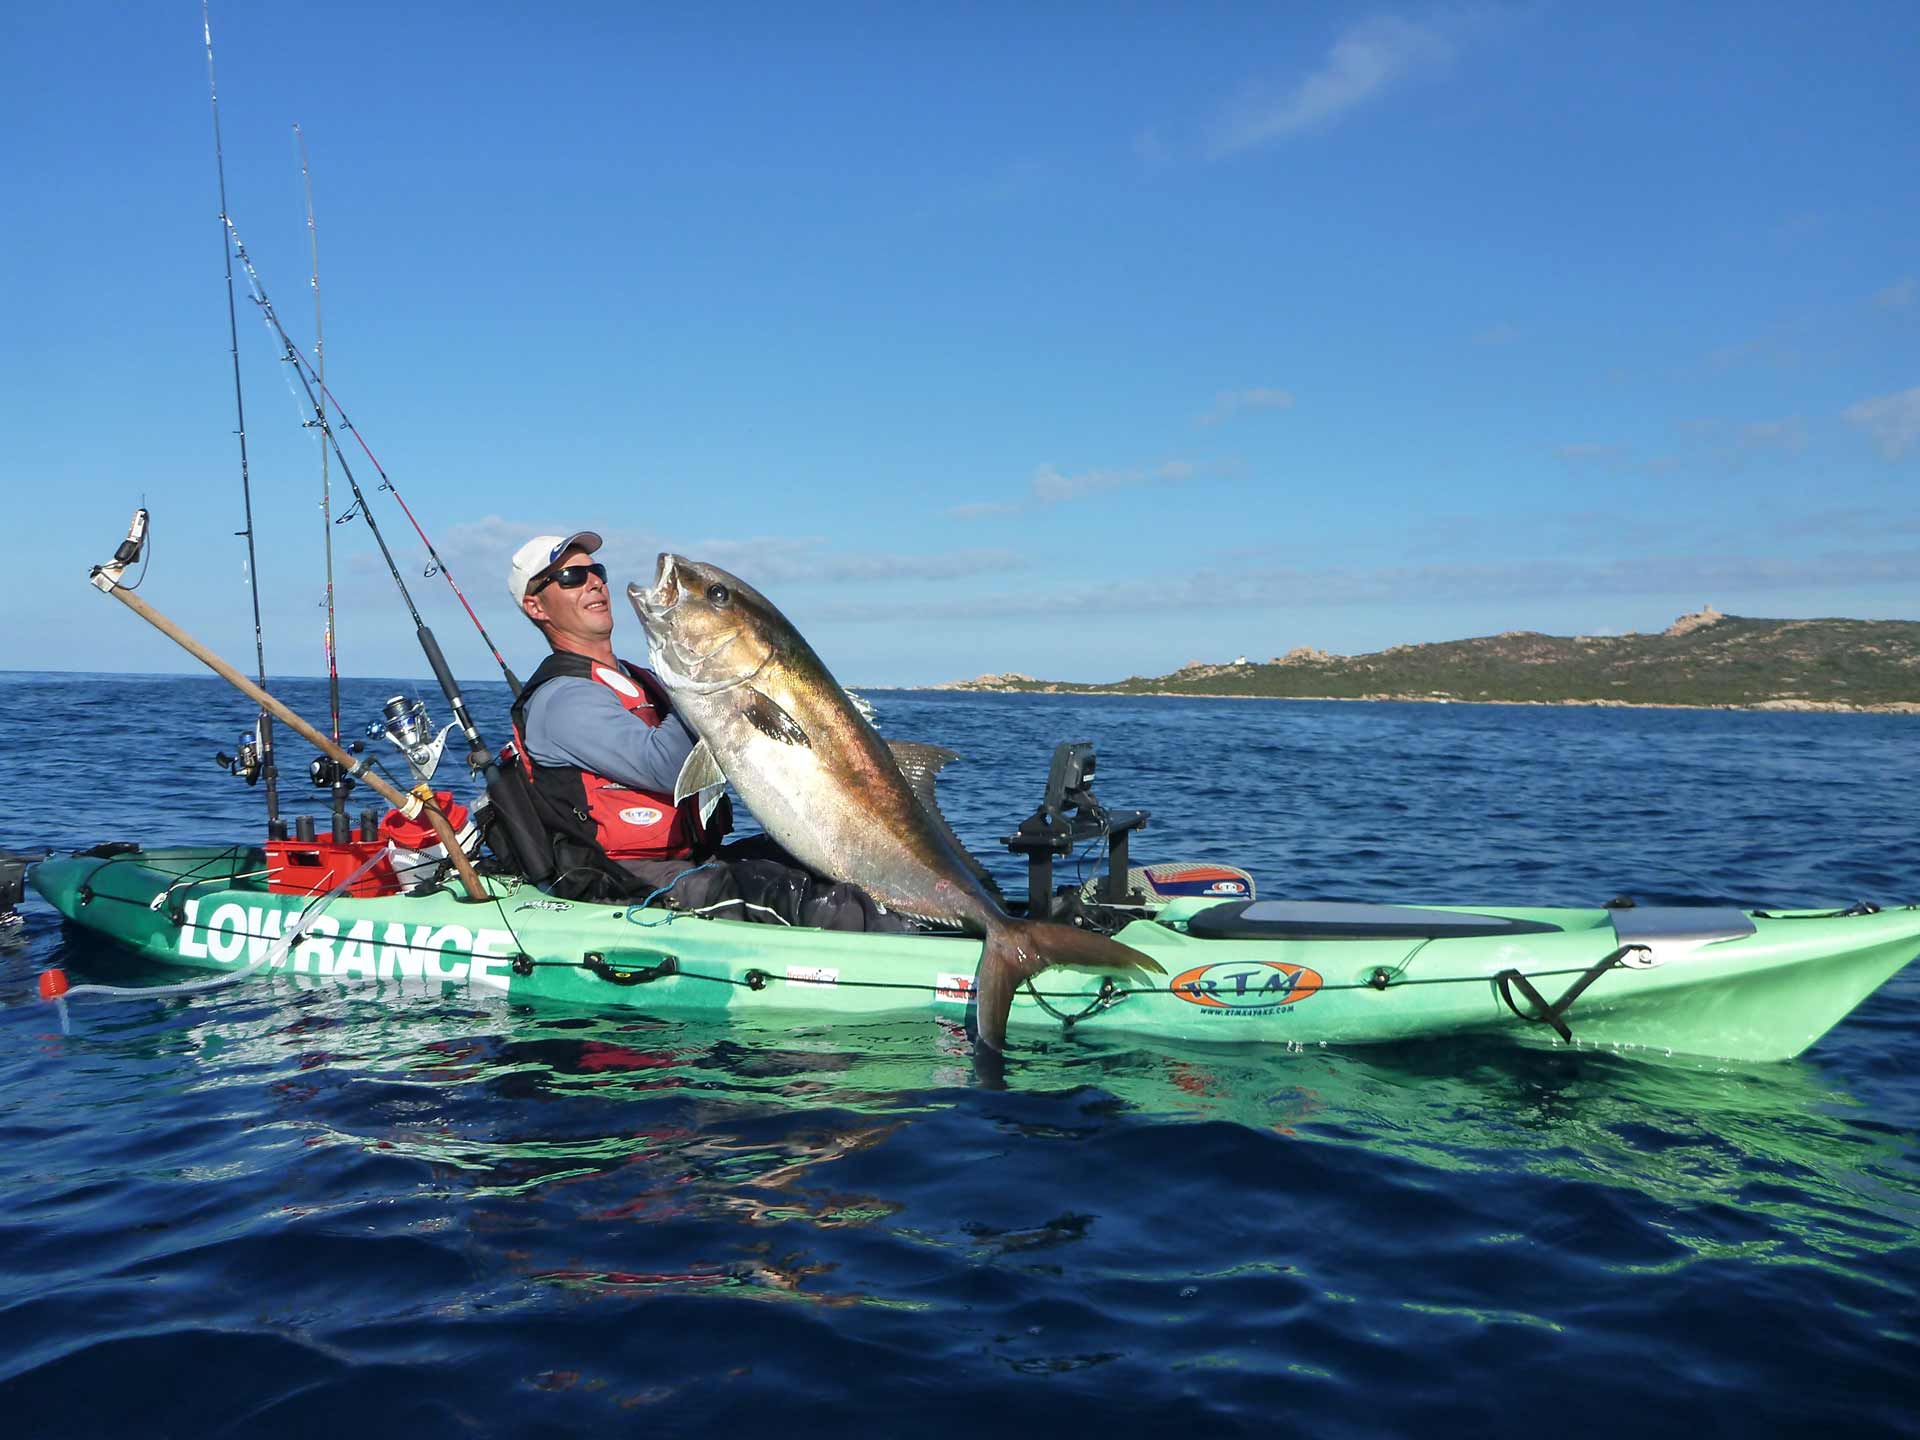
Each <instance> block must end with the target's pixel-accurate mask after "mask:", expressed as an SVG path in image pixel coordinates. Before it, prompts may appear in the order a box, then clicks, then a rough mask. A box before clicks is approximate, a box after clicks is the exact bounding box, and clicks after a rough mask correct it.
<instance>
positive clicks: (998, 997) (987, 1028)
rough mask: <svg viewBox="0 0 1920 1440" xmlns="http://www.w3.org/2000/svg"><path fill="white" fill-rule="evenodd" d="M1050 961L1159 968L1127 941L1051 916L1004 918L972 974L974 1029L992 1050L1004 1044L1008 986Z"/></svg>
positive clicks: (1010, 1001) (1131, 968)
mask: <svg viewBox="0 0 1920 1440" xmlns="http://www.w3.org/2000/svg"><path fill="white" fill-rule="evenodd" d="M1055 965H1077V966H1082V967H1085V968H1089V969H1094V970H1119V971H1121V972H1123V973H1128V974H1134V973H1139V972H1143V971H1144V972H1151V973H1154V974H1164V973H1165V971H1164V969H1163V967H1162V966H1161V965H1160V963H1159V962H1158V961H1156V960H1154V959H1153V958H1152V957H1151V956H1148V955H1143V954H1141V953H1140V952H1139V951H1138V950H1135V949H1133V948H1131V947H1130V946H1126V945H1122V944H1120V943H1119V942H1117V941H1114V940H1109V939H1108V938H1107V937H1106V936H1104V935H1095V934H1094V933H1093V932H1092V931H1089V930H1076V929H1075V928H1074V927H1073V926H1071V925H1061V924H1057V923H1054V922H1052V921H1034V920H1009V921H1007V922H1006V923H1004V924H1000V925H995V926H994V927H992V928H991V929H990V930H989V931H988V932H987V938H986V944H985V945H984V947H983V948H982V949H981V952H980V968H979V969H978V970H977V971H975V973H974V978H973V993H974V1034H975V1038H976V1039H978V1041H979V1042H980V1043H981V1044H982V1045H985V1046H986V1047H987V1048H988V1049H991V1050H1001V1051H1004V1050H1005V1049H1006V1048H1007V1012H1008V1011H1009V1010H1011V1009H1012V1008H1013V992H1014V991H1016V990H1018V989H1019V988H1020V987H1021V986H1022V985H1024V984H1026V982H1027V981H1029V980H1031V979H1032V978H1033V977H1034V976H1036V975H1038V974H1039V973H1040V972H1041V971H1043V970H1046V969H1049V968H1050V967H1052V966H1055Z"/></svg>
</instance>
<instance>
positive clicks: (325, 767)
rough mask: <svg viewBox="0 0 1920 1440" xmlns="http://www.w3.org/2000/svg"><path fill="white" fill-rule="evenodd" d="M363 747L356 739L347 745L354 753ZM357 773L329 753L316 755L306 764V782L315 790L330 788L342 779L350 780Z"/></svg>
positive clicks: (356, 753)
mask: <svg viewBox="0 0 1920 1440" xmlns="http://www.w3.org/2000/svg"><path fill="white" fill-rule="evenodd" d="M363 748H364V747H363V746H362V745H361V744H360V742H359V741H358V740H356V741H354V742H353V744H351V745H349V746H348V747H347V749H348V750H350V751H352V752H353V753H354V754H355V755H358V754H359V753H360V751H361V750H362V749H363ZM359 773H360V772H359V770H358V769H354V770H349V769H348V768H347V767H346V766H344V765H342V764H341V763H340V762H339V761H338V760H336V759H334V758H333V757H332V756H331V755H316V756H314V757H313V763H312V764H310V765H308V766H307V782H308V783H309V784H310V785H312V786H313V788H314V789H316V790H331V789H332V788H333V787H334V786H336V785H338V784H339V783H340V782H341V781H342V780H352V779H353V778H354V777H355V776H356V775H358V774H359Z"/></svg>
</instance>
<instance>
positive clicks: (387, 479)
mask: <svg viewBox="0 0 1920 1440" xmlns="http://www.w3.org/2000/svg"><path fill="white" fill-rule="evenodd" d="M316 353H317V352H316ZM294 359H295V360H296V361H298V363H299V365H300V367H301V368H302V369H304V370H306V371H307V372H308V373H309V374H311V375H313V377H314V380H315V382H316V383H317V384H318V385H319V387H320V393H321V394H322V395H324V396H325V397H326V398H327V401H328V403H330V404H331V405H332V406H333V413H334V414H335V415H336V416H337V417H339V421H340V426H341V428H342V429H344V430H346V431H348V432H349V433H351V434H352V436H353V439H354V443H355V444H357V445H358V446H359V447H360V449H361V450H362V451H363V452H365V454H366V457H367V459H368V461H369V462H370V463H371V464H372V465H373V469H374V473H375V474H377V475H378V476H379V477H380V488H381V489H382V490H385V491H386V492H387V493H388V494H389V495H391V496H393V498H394V500H395V502H396V503H397V504H398V505H399V506H400V510H401V513H402V514H404V515H405V516H406V517H407V523H408V524H410V525H412V526H413V533H414V534H416V535H418V536H419V537H420V543H421V544H422V545H424V546H426V547H427V559H428V561H429V562H430V563H429V564H428V566H427V573H426V577H425V578H428V579H431V578H432V577H433V576H434V575H435V574H436V573H437V574H438V575H439V576H440V577H441V578H442V579H443V580H445V581H446V582H447V586H448V588H449V589H451V590H452V591H453V595H454V598H455V599H456V600H458V601H459V602H460V608H461V609H463V610H465V611H466V612H467V618H468V619H469V620H471V621H473V628H474V629H476V630H478V631H479V632H480V639H481V640H482V641H483V642H485V644H486V647H487V649H489V650H491V651H492V652H493V659H494V663H495V664H496V665H498V666H499V667H500V673H501V674H502V675H504V676H505V677H506V681H507V689H508V690H509V691H510V692H512V694H513V697H514V698H515V699H516V700H517V699H519V698H520V677H519V676H517V675H515V674H514V673H513V667H512V666H510V665H509V664H507V661H506V657H505V656H503V655H502V654H501V653H500V647H499V646H498V645H495V644H494V643H493V637H492V636H491V635H489V634H488V633H487V627H486V626H485V625H482V624H481V623H480V617H479V616H478V615H476V614H475V613H474V611H473V606H472V605H470V604H468V603H467V597H466V594H465V593H464V592H463V591H462V590H461V589H460V585H459V582H458V581H456V580H455V579H454V578H453V571H452V570H450V569H449V568H448V567H447V562H446V561H445V560H443V559H441V558H440V552H439V551H438V550H436V549H434V547H433V541H431V540H429V539H428V538H427V532H426V531H425V530H423V529H421V528H420V522H419V521H418V520H416V519H415V518H414V515H413V510H412V508H411V507H410V506H409V505H408V504H407V501H406V497H405V496H403V495H402V494H401V493H400V487H399V486H398V485H395V484H394V483H393V479H392V477H391V476H389V475H388V474H387V472H386V467H385V466H383V465H381V463H380V457H379V456H377V455H375V454H374V453H373V448H372V447H371V446H370V445H368V444H367V439H366V436H364V435H362V434H361V433H360V427H359V426H358V425H355V424H354V423H353V421H352V419H351V418H350V417H349V416H348V415H347V412H346V408H345V407H344V406H342V405H341V403H340V397H339V396H338V395H335V394H334V393H333V391H332V390H330V389H328V388H327V382H326V380H325V378H324V377H323V376H322V375H321V374H320V373H319V372H318V371H317V370H316V369H315V368H314V366H312V365H311V364H309V363H308V361H307V357H306V356H305V355H303V354H301V353H300V351H299V350H298V349H297V348H296V349H295V350H294Z"/></svg>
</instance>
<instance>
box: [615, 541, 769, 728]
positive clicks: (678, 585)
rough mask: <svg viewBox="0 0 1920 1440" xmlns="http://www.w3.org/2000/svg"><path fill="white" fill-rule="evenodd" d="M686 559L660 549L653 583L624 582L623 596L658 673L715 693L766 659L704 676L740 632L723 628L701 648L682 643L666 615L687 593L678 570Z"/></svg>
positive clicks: (696, 691)
mask: <svg viewBox="0 0 1920 1440" xmlns="http://www.w3.org/2000/svg"><path fill="white" fill-rule="evenodd" d="M686 563H687V562H686V561H685V560H683V559H682V558H681V557H680V556H678V555H675V554H673V553H672V552H671V551H666V550H663V551H661V552H660V558H659V560H658V561H657V562H656V563H655V568H654V580H653V584H652V585H650V586H642V585H640V584H638V583H637V582H636V583H634V584H631V585H629V586H627V599H628V600H629V601H630V602H631V603H632V605H633V608H634V611H635V612H636V613H637V614H638V615H639V616H640V623H641V624H642V625H643V626H644V627H645V628H646V631H647V639H648V642H649V645H650V648H651V649H652V651H653V660H654V666H655V668H656V669H657V670H658V671H659V672H660V673H661V674H662V676H663V677H667V678H669V679H670V680H671V681H672V682H673V683H674V685H675V686H676V688H679V689H683V690H686V691H689V692H690V693H693V694H716V693H718V692H719V691H722V690H728V689H731V688H733V687H734V686H736V685H740V684H743V683H745V682H746V681H749V680H751V679H753V678H754V676H756V675H758V674H759V673H760V671H761V670H762V669H764V668H765V665H766V662H765V661H764V660H762V661H761V663H760V664H758V665H755V666H754V667H753V669H752V670H751V671H749V672H747V673H746V674H743V675H735V676H728V677H726V678H723V679H721V678H716V679H708V678H706V676H705V671H706V670H707V667H708V666H709V665H711V664H712V663H713V662H714V661H716V660H717V659H719V658H720V656H721V655H722V654H724V653H725V652H726V651H727V650H728V649H729V648H730V647H731V646H732V645H733V643H734V641H736V640H738V639H739V638H740V634H741V632H740V630H739V629H738V628H735V629H732V630H728V631H725V632H723V633H722V634H721V635H719V636H718V637H717V638H716V639H715V640H714V641H713V643H712V645H711V646H709V647H708V648H707V649H706V650H702V651H696V650H694V649H692V648H691V647H689V646H688V645H687V644H686V642H685V639H684V638H683V637H682V635H681V634H680V633H678V627H676V626H675V625H674V623H673V622H672V620H671V618H670V617H671V616H672V615H673V612H674V611H675V610H677V609H679V608H680V604H681V602H682V601H684V600H685V599H686V598H687V595H688V593H689V591H688V589H687V587H686V585H685V583H684V582H683V581H682V579H681V570H682V567H684V566H685V565H686Z"/></svg>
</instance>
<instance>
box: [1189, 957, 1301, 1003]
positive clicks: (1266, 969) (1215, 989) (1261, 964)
mask: <svg viewBox="0 0 1920 1440" xmlns="http://www.w3.org/2000/svg"><path fill="white" fill-rule="evenodd" d="M1320 983H1321V982H1320V972H1319V971H1317V970H1309V969H1308V968H1307V967H1306V966H1304V965H1289V964H1287V963H1286V962H1285V961H1284V960H1255V961H1251V962H1248V961H1244V960H1241V961H1226V962H1223V963H1220V964H1214V965H1197V966H1195V967H1194V968H1193V969H1191V970H1185V971H1182V972H1181V973H1180V974H1178V975H1176V976H1174V977H1173V980H1172V981H1171V982H1170V983H1169V984H1168V986H1167V988H1168V989H1169V990H1171V991H1172V992H1173V993H1174V994H1175V995H1178V996H1179V997H1180V998H1181V999H1182V1000H1185V1001H1186V1002H1187V1003H1188V1004H1189V1005H1198V1006H1200V1007H1201V1008H1202V1009H1204V1010H1207V1011H1210V1012H1212V1013H1213V1014H1216V1015H1221V1014H1236V1015H1264V1014H1266V1013H1268V1012H1269V1011H1273V1010H1284V1009H1286V1008H1287V1007H1288V1006H1290V1005H1298V1004H1299V1003H1300V1002H1301V1001H1302V1000H1305V999H1307V998H1309V997H1310V996H1312V995H1314V994H1316V993H1317V992H1318V991H1319V989H1320Z"/></svg>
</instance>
